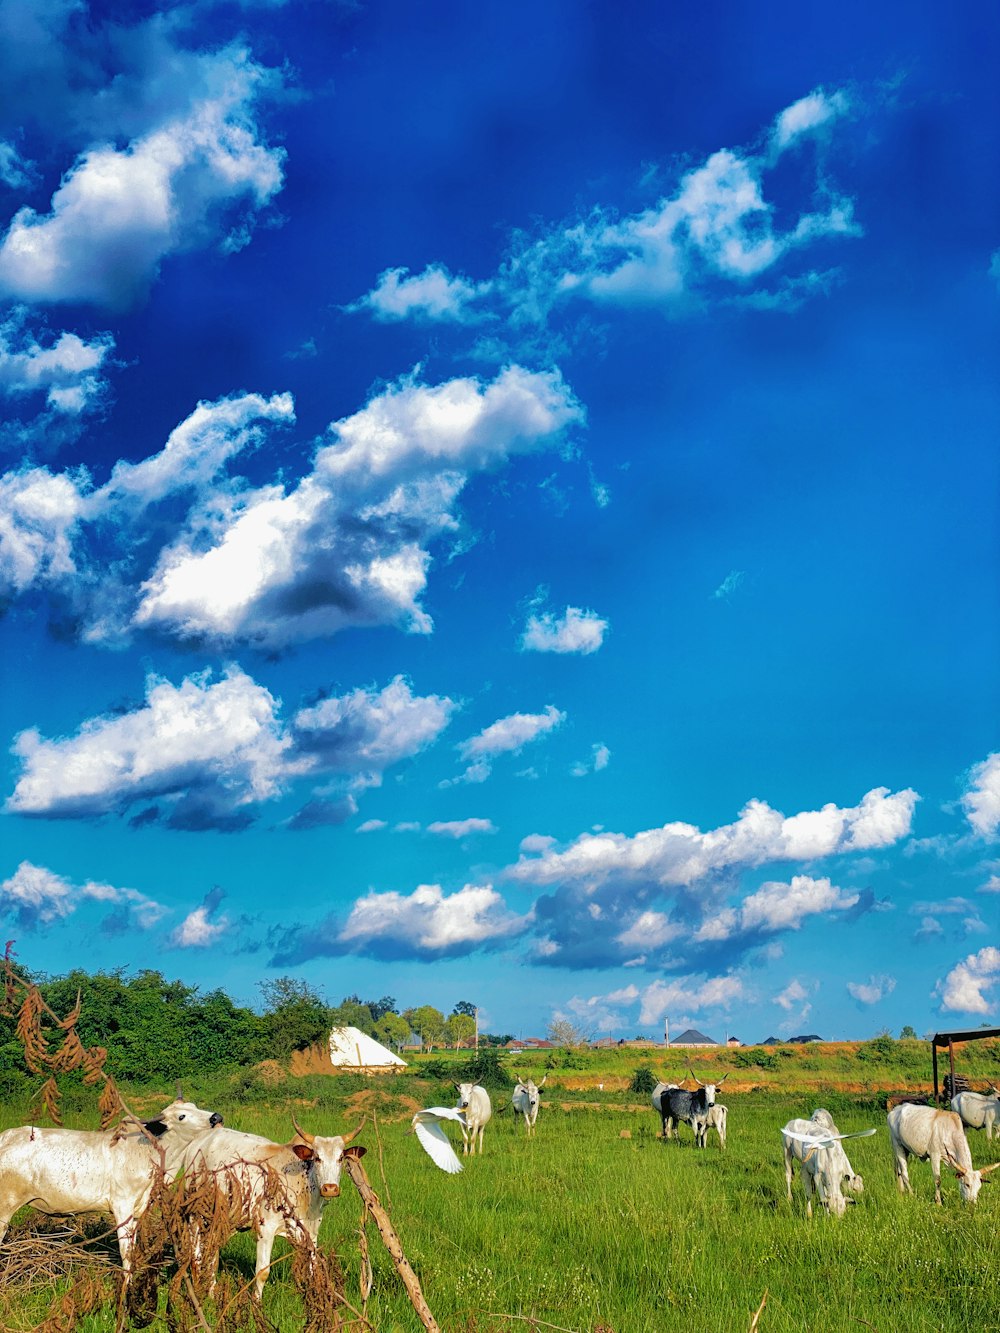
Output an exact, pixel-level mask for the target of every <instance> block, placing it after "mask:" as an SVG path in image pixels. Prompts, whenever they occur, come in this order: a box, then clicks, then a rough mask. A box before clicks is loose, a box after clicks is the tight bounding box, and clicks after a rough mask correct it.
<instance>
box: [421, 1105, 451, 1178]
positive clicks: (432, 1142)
mask: <svg viewBox="0 0 1000 1333" xmlns="http://www.w3.org/2000/svg"><path fill="white" fill-rule="evenodd" d="M419 1115H420V1112H419V1111H418V1112H417V1116H414V1120H413V1128H414V1130H415V1132H416V1135H417V1138H418V1139H419V1140H420V1143H421V1146H422V1147H423V1149H424V1152H426V1154H427V1156H428V1157H429V1158H430V1159H431V1161H432V1162H433V1163H434V1165H435V1166H439V1167H440V1168H441V1170H442V1171H447V1172H448V1174H449V1175H455V1173H456V1172H458V1171H461V1169H462V1163H461V1162H460V1161H459V1160H458V1157H457V1156H456V1154H455V1149H454V1148H453V1147H452V1146H451V1143H450V1142H449V1140H448V1135H447V1134H446V1133H445V1132H444V1130H443V1129H442V1128H441V1126H440V1125H439V1124H438V1122H437V1121H436V1120H420V1119H418V1118H417V1117H418V1116H419ZM450 1118H451V1117H449V1119H450Z"/></svg>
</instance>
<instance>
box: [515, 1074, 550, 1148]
mask: <svg viewBox="0 0 1000 1333" xmlns="http://www.w3.org/2000/svg"><path fill="white" fill-rule="evenodd" d="M547 1078H548V1074H546V1075H545V1076H544V1077H543V1079H542V1081H541V1083H539V1084H537V1085H536V1084H535V1083H533V1082H532V1081H531V1079H530V1078H529V1079H527V1080H525V1079H523V1078H520V1077H518V1080H517V1086H516V1087H515V1089H514V1091H513V1093H512V1094H511V1099H510V1100H511V1105H512V1106H513V1108H514V1111H515V1114H517V1115H523V1116H524V1124H525V1128H526V1129H527V1131H528V1138H531V1136H532V1134H534V1132H535V1121H536V1120H537V1119H538V1108H539V1106H540V1105H541V1099H540V1097H539V1095H538V1094H539V1089H540V1088H544V1087H545V1079H547Z"/></svg>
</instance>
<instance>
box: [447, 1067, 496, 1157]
mask: <svg viewBox="0 0 1000 1333" xmlns="http://www.w3.org/2000/svg"><path fill="white" fill-rule="evenodd" d="M455 1087H456V1088H457V1089H458V1101H457V1103H456V1106H455V1109H456V1110H458V1111H464V1112H465V1124H464V1125H463V1126H462V1154H463V1156H464V1155H465V1154H467V1153H475V1151H476V1136H477V1135H478V1137H479V1152H480V1154H482V1151H483V1130H484V1129H485V1128H486V1125H487V1122H488V1121H489V1118H490V1116H491V1115H492V1114H493V1103H492V1102H491V1101H490V1094H489V1093H488V1092H487V1091H486V1089H485V1088H482V1087H480V1086H479V1084H478V1083H456V1084H455Z"/></svg>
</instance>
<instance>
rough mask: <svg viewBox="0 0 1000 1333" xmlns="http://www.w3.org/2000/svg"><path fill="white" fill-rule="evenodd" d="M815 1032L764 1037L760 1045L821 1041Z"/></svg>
mask: <svg viewBox="0 0 1000 1333" xmlns="http://www.w3.org/2000/svg"><path fill="white" fill-rule="evenodd" d="M822 1040H823V1038H822V1037H818V1036H817V1035H816V1033H815V1032H808V1033H803V1034H802V1036H799V1037H765V1038H764V1040H763V1041H762V1042H760V1043H759V1044H760V1045H761V1046H804V1045H806V1044H807V1043H809V1042H811V1041H822Z"/></svg>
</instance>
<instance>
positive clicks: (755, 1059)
mask: <svg viewBox="0 0 1000 1333" xmlns="http://www.w3.org/2000/svg"><path fill="white" fill-rule="evenodd" d="M733 1063H734V1064H735V1065H736V1067H737V1069H777V1068H778V1066H779V1064H780V1063H781V1062H780V1060H779V1059H778V1053H777V1052H776V1051H765V1050H762V1049H761V1048H760V1047H759V1046H748V1047H747V1046H745V1047H744V1048H743V1049H742V1050H739V1051H737V1052H736V1054H735V1058H734V1060H733Z"/></svg>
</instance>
